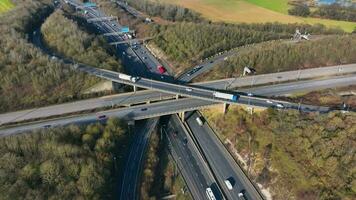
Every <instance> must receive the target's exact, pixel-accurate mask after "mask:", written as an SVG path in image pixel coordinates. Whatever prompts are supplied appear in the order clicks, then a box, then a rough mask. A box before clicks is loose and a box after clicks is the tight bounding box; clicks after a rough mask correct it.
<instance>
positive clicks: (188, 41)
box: [151, 22, 343, 72]
mask: <svg viewBox="0 0 356 200" xmlns="http://www.w3.org/2000/svg"><path fill="white" fill-rule="evenodd" d="M297 28H298V29H300V30H301V31H303V32H304V31H306V32H308V33H313V34H342V33H343V32H342V31H340V30H338V29H327V28H325V27H324V26H321V25H315V26H310V25H300V24H289V25H283V24H279V23H267V24H238V25H234V24H222V23H212V24H209V23H187V22H182V23H175V24H170V25H155V26H153V27H152V29H151V35H153V36H156V37H155V38H154V40H153V42H154V44H155V45H157V46H158V47H159V48H160V49H162V50H163V51H164V53H165V54H166V55H167V56H168V59H169V60H170V61H171V62H172V63H173V64H174V66H175V67H176V68H177V69H176V71H178V72H180V71H182V68H183V69H184V68H187V67H190V66H192V65H193V64H197V63H196V62H197V61H199V60H201V59H204V58H208V57H210V56H213V55H215V54H217V53H219V52H222V51H226V50H230V49H233V48H236V47H240V46H244V45H248V44H253V43H260V42H264V41H270V40H279V39H289V38H291V37H292V35H293V34H294V32H295V30H296V29H297Z"/></svg>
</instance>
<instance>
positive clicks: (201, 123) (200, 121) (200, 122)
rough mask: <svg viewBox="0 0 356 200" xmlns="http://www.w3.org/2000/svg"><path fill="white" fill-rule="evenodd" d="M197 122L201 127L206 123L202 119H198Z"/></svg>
mask: <svg viewBox="0 0 356 200" xmlns="http://www.w3.org/2000/svg"><path fill="white" fill-rule="evenodd" d="M195 120H196V121H197V122H198V124H199V126H203V124H204V123H203V120H202V119H201V117H197V118H196V119H195Z"/></svg>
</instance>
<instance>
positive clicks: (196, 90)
mask: <svg viewBox="0 0 356 200" xmlns="http://www.w3.org/2000/svg"><path fill="white" fill-rule="evenodd" d="M94 17H95V16H94ZM96 17H100V16H96ZM104 26H105V24H104ZM109 27H110V25H109ZM108 31H110V30H108ZM134 48H137V47H134ZM131 50H132V49H131ZM132 52H133V53H135V54H136V52H134V51H132ZM127 54H128V55H129V56H128V57H129V58H130V56H131V54H130V52H127ZM142 54H144V53H142ZM137 57H138V59H139V60H137V63H140V62H139V61H141V62H142V63H144V62H143V61H142V58H143V55H141V56H137ZM146 59H147V58H146ZM134 61H136V60H134ZM149 65H150V64H149V63H148V64H146V66H148V69H149V70H154V69H155V68H153V67H150V66H149ZM154 66H157V63H154ZM78 68H79V69H81V70H83V67H82V66H79V67H78ZM152 68H153V69H152ZM83 71H86V72H89V73H92V74H96V75H98V76H101V77H105V76H106V78H109V80H110V79H111V78H113V77H112V76H111V77H110V75H112V74H110V73H111V72H110V73H108V74H107V71H105V70H100V71H101V72H100V73H97V71H95V70H94V72H93V71H92V70H91V69H89V70H88V68H87V67H86V66H85V67H84V70H83ZM103 71H104V72H103ZM141 71H142V70H141ZM134 73H135V72H131V73H130V74H134ZM195 73H196V72H195ZM136 74H137V75H138V76H142V77H145V75H140V74H139V73H137V71H136ZM136 74H135V75H136ZM116 75H117V74H116ZM189 76H191V75H189ZM161 78H162V79H163V81H166V80H165V77H164V76H161ZM142 80H144V79H143V78H141V79H140V80H139V81H142ZM139 81H138V82H139ZM142 82H143V81H142ZM157 82H159V81H157ZM157 82H156V81H152V80H151V81H150V84H151V88H150V89H152V88H154V87H155V88H156V89H157V88H159V89H158V90H160V91H164V92H169V91H171V90H172V88H170V86H172V84H168V85H169V87H168V86H166V84H165V83H164V84H163V85H162V83H157ZM156 83H157V84H156ZM232 83H233V82H232ZM126 84H127V82H126ZM142 84H143V85H146V86H147V83H142ZM153 85H154V86H153ZM230 85H231V84H230ZM230 85H229V86H230ZM174 87H175V88H177V87H178V91H179V92H181V90H182V89H181V88H180V87H181V86H179V85H174ZM144 88H145V87H144ZM162 88H163V89H162ZM189 88H193V87H189ZM165 89H166V90H165ZM183 89H185V91H183V94H182V95H183V96H191V97H198V96H200V98H201V99H204V98H205V99H206V100H209V98H210V100H211V95H210V96H209V92H207V91H205V90H206V89H204V90H203V89H199V88H194V90H193V92H194V93H197V94H193V95H192V94H191V93H189V94H188V95H184V93H186V91H187V92H192V91H188V90H187V87H186V86H185V87H183ZM167 90H168V91H167ZM179 92H171V93H172V94H176V93H179ZM210 93H211V91H210ZM180 94H181V93H180ZM194 95H196V96H194ZM204 95H205V96H204ZM213 99H214V98H213ZM254 99H255V98H254V97H248V99H240V100H241V102H245V103H247V102H248V104H253V105H260V106H261V105H262V106H263V105H266V104H267V105H268V103H266V102H255V100H254ZM183 100H185V99H183ZM259 100H261V99H259ZM177 101H180V100H177ZM215 101H216V102H226V101H221V100H215ZM262 101H266V100H265V99H263V100H262ZM208 103H212V102H208ZM273 105H274V106H275V104H273ZM284 105H285V107H293V106H294V107H295V105H287V104H286V103H285V104H284ZM146 109H147V108H146ZM141 111H146V110H142V109H141ZM107 116H109V115H107ZM132 116H134V115H126V117H128V118H130V117H132ZM247 189H249V188H247Z"/></svg>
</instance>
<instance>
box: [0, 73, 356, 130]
mask: <svg viewBox="0 0 356 200" xmlns="http://www.w3.org/2000/svg"><path fill="white" fill-rule="evenodd" d="M352 84H354V85H355V84H356V75H347V76H338V77H326V78H322V79H314V80H306V81H295V82H290V83H283V84H276V85H273V86H261V87H252V88H244V89H242V90H240V91H241V92H251V93H253V94H256V95H262V96H279V95H287V94H292V93H295V92H306V91H312V90H320V89H325V88H336V87H342V86H348V85H352ZM174 97H175V95H172V94H166V93H161V92H156V91H152V90H144V91H137V92H131V93H124V94H117V95H110V96H105V97H98V98H94V99H87V100H80V101H76V102H71V103H64V104H58V105H53V106H47V107H40V108H35V109H28V110H23V111H17V112H10V113H4V114H0V125H1V124H6V123H9V122H19V121H24V120H33V119H38V118H45V117H53V116H59V115H64V114H70V113H74V112H82V111H87V110H92V109H99V108H105V107H112V106H113V105H115V106H128V105H135V104H141V103H147V102H149V101H151V102H153V101H159V100H167V99H172V98H174Z"/></svg>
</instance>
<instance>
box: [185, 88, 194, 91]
mask: <svg viewBox="0 0 356 200" xmlns="http://www.w3.org/2000/svg"><path fill="white" fill-rule="evenodd" d="M185 90H186V91H188V92H191V91H193V89H192V88H185Z"/></svg>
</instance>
